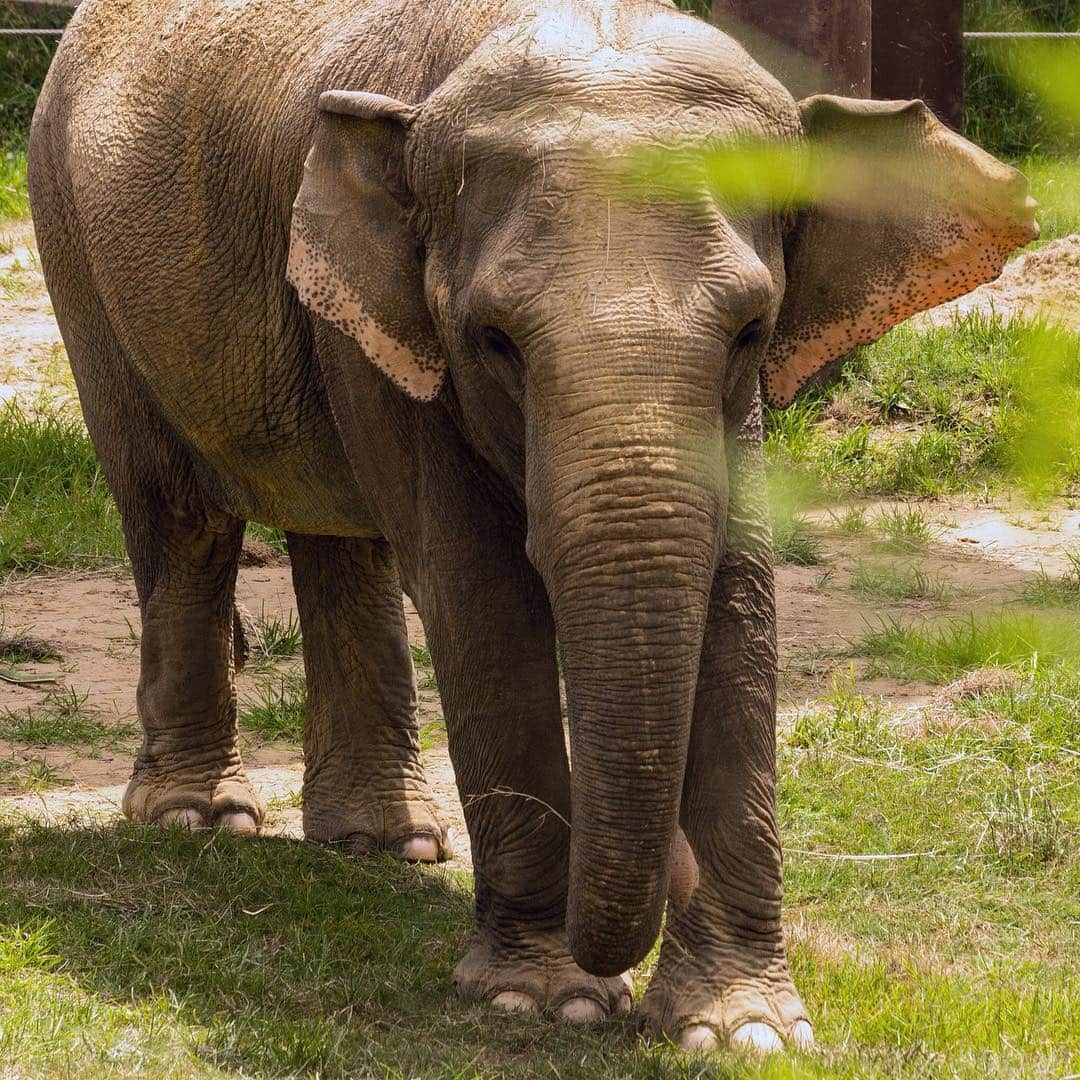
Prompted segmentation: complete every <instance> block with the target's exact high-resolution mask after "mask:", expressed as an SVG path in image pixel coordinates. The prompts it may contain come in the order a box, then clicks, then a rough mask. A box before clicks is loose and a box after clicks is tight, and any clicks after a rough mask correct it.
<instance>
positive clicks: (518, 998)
mask: <svg viewBox="0 0 1080 1080" xmlns="http://www.w3.org/2000/svg"><path fill="white" fill-rule="evenodd" d="M491 1004H492V1005H494V1006H495V1008H497V1009H505V1010H506V1011H507V1012H539V1011H540V1009H539V1006H538V1005H537V1004H536V1002H535V1001H533V999H532V998H531V997H529V995H528V994H519V993H518V992H517V991H516V990H503V991H502V993H500V994H496V995H495V996H494V997H493V998H492V999H491Z"/></svg>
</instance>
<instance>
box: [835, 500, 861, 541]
mask: <svg viewBox="0 0 1080 1080" xmlns="http://www.w3.org/2000/svg"><path fill="white" fill-rule="evenodd" d="M829 518H830V520H831V521H832V523H833V527H834V528H835V529H836V531H837V532H839V533H842V534H843V535H844V536H862V535H864V534H865V533H866V531H867V530H868V529H869V528H870V522H869V521H868V520H867V518H866V510H864V509H863V508H862V507H861V506H848V507H845V508H844V511H843V513H839V514H838V513H837V512H836V511H835V510H830V511H829Z"/></svg>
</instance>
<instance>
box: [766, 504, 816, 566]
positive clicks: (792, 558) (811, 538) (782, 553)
mask: <svg viewBox="0 0 1080 1080" xmlns="http://www.w3.org/2000/svg"><path fill="white" fill-rule="evenodd" d="M772 535H773V555H774V556H775V558H776V560H777V561H778V562H782V563H793V564H795V565H796V566H817V565H818V564H819V563H820V562H822V561H824V558H825V548H824V546H823V545H822V543H821V540H820V539H819V538H818V537H817V536H815V535H814V533H813V532H812V531H811V528H810V524H809V523H808V522H807V520H806V519H805V518H804V517H800V516H799V515H798V514H794V515H792V516H790V517H788V516H786V515H785V516H783V517H781V518H779V520H774V521H773V527H772Z"/></svg>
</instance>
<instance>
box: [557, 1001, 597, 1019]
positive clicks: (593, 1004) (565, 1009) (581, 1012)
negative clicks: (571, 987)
mask: <svg viewBox="0 0 1080 1080" xmlns="http://www.w3.org/2000/svg"><path fill="white" fill-rule="evenodd" d="M556 1015H557V1016H558V1017H559V1019H560V1020H565V1021H566V1023H568V1024H595V1023H596V1022H597V1021H598V1020H603V1019H604V1017H605V1016H607V1013H606V1012H605V1011H604V1006H603V1005H601V1004H600V1002H599V1001H594V1000H593V999H592V998H587V997H575V998H570V999H569V1000H567V1001H564V1002H563V1003H562V1004H561V1005H560V1006H559V1007H558V1009H557V1010H556Z"/></svg>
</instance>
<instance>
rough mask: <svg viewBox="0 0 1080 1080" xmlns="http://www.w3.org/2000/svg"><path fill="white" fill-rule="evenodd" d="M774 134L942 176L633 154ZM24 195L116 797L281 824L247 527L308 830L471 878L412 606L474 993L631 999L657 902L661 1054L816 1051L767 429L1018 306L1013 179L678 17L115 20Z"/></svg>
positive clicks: (324, 15)
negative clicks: (944, 337) (120, 637)
mask: <svg viewBox="0 0 1080 1080" xmlns="http://www.w3.org/2000/svg"><path fill="white" fill-rule="evenodd" d="M746 138H752V139H762V140H767V141H769V142H770V144H773V143H775V144H776V145H778V146H784V147H789V148H795V149H796V150H799V149H800V148H803V147H807V146H809V145H811V144H812V143H813V142H814V141H815V140H816V141H817V142H820V143H822V144H827V145H829V146H833V147H840V148H843V147H871V148H875V147H876V148H885V149H888V148H893V147H900V148H903V150H904V152H905V153H906V154H907V156H908V157H907V160H908V162H909V164H908V166H907V167H906V168H905V170H903V172H902V173H895V174H891V175H889V176H888V177H887V179H886V180H883V179H882V177H881V176H875V175H871V176H869V177H866V176H864V177H862V178H861V180H857V179H856V178H853V180H852V184H853V186H858V184H859V183H861V184H862V186H863V187H870V188H874V187H880V186H882V184H884V185H885V187H886V188H887V194H888V196H889V197H888V199H887V200H885V201H883V202H882V204H881V205H880V206H879V207H878V208H877V209H876V210H875V211H874V212H873V213H868V212H866V211H865V209H864V208H860V205H859V201H858V200H854V199H846V198H845V197H844V193H843V191H842V190H841V191H840V192H839V194H838V195H837V196H836V197H833V198H830V199H822V200H807V201H800V202H783V201H778V202H777V203H776V204H775V205H773V204H769V205H754V206H749V207H747V206H741V205H736V204H734V203H731V202H730V200H725V199H723V198H721V197H720V196H718V195H717V194H716V193H715V191H713V189H712V188H711V187H710V186H709V185H708V183H707V180H706V179H702V181H701V184H700V185H699V187H698V188H695V190H694V191H689V192H684V193H683V194H682V195H680V196H679V197H677V198H676V197H668V195H667V194H665V193H664V192H662V191H650V190H643V191H631V190H630V188H631V186H629V185H627V184H625V183H623V182H622V181H621V180H620V179H619V177H620V175H621V174H620V172H619V170H618V169H617V168H614V167H613V165H614V164H617V163H619V162H623V161H628V160H631V159H633V158H634V155H635V154H636V153H637V151H639V150H641V149H642V148H646V149H648V148H656V147H683V146H692V145H704V146H713V145H715V146H722V145H727V144H728V143H729V142H730V141H731V140H733V139H746ZM673 152H674V151H673ZM870 160H873V157H872V156H871V158H870ZM29 170H30V196H31V205H32V212H33V217H34V224H35V228H36V230H37V236H38V240H39V245H40V252H41V260H42V266H43V270H44V274H45V277H46V280H47V284H48V287H49V290H50V293H51V296H52V299H53V303H54V308H55V311H56V315H57V319H58V322H59V325H60V328H61V332H62V335H63V339H64V342H65V345H66V347H67V351H68V354H69V356H70V360H71V364H72V368H73V371H74V374H75V379H76V383H77V387H78V392H79V397H80V401H81V404H82V408H83V411H84V414H85V418H86V423H87V427H88V430H89V433H90V436H91V438H92V440H93V443H94V445H95V447H96V449H97V453H98V455H99V457H100V459H101V463H102V468H103V470H104V472H105V475H106V478H107V480H108V482H109V485H110V488H111V490H112V492H113V493H114V496H115V499H116V503H117V506H118V508H119V511H120V514H121V516H122V520H123V527H124V535H125V540H126V545H127V550H128V552H129V555H130V560H131V567H132V572H133V575H134V579H135V583H136V587H137V591H138V597H139V604H140V609H141V614H142V638H141V669H140V677H139V684H138V693H137V703H138V714H139V718H140V720H141V723H142V727H143V729H144V740H143V743H142V746H141V749H140V750H139V752H138V755H137V759H136V761H135V764H134V770H133V775H132V778H131V781H130V785H129V787H128V789H127V792H126V795H125V799H124V809H125V811H126V813H127V814H128V815H129V816H130V817H132V818H134V819H136V820H138V821H143V822H148V823H155V822H156V823H168V822H176V823H179V824H181V825H188V826H192V827H205V826H218V827H221V828H225V829H230V830H233V831H235V832H240V833H243V832H254V831H255V830H257V829H258V828H259V827H260V825H261V823H262V819H263V809H262V807H261V805H260V803H259V800H258V797H257V796H256V794H255V792H254V790H253V789H252V786H251V784H250V782H249V780H248V778H247V777H246V775H245V773H244V769H243V765H242V762H241V759H240V754H239V750H238V747H237V733H236V705H235V691H234V684H233V671H234V668H235V665H236V662H237V659H238V657H237V651H238V645H237V641H238V634H237V632H236V627H235V623H236V618H235V609H234V585H235V580H236V572H237V561H238V556H239V553H240V549H241V543H242V537H243V532H244V527H245V523H246V522H248V521H257V522H261V523H263V524H265V525H268V526H272V527H277V528H279V529H282V530H284V532H285V534H286V537H287V543H288V550H289V555H290V559H291V565H292V575H293V581H294V584H295V590H296V597H297V604H298V611H299V617H300V622H301V625H302V629H303V634H304V663H305V669H306V676H307V680H308V686H309V699H308V704H307V716H306V733H305V736H304V755H305V776H304V792H303V821H304V829H305V834H306V836H307V837H308V838H310V839H312V840H315V841H323V842H335V843H339V844H342V845H344V846H345V847H346V848H347V849H348V850H351V851H353V852H356V853H361V854H362V853H365V852H369V851H374V850H388V851H393V852H396V853H397V854H398V855H399V856H401V857H403V858H407V859H417V860H421V861H424V860H426V861H432V860H437V859H440V858H443V857H444V856H445V854H446V850H447V839H446V830H445V828H444V824H443V822H442V820H441V818H440V814H439V810H438V807H437V805H436V803H435V801H434V800H433V798H432V795H431V793H430V791H429V788H428V784H427V780H426V778H425V775H424V770H423V767H422V765H421V762H420V757H419V741H418V735H417V721H416V691H415V679H414V675H413V671H412V664H411V656H410V651H409V648H408V643H407V639H406V633H405V623H404V617H403V600H402V591H403V590H404V592H405V593H406V594H407V595H408V596H409V597H410V598H411V600H412V602H413V603H414V604H415V607H416V609H417V611H418V612H419V614H420V617H421V619H422V621H423V624H424V627H425V629H426V633H427V637H428V642H429V647H430V650H431V655H432V658H433V662H434V667H435V671H436V675H437V679H438V684H439V688H440V691H441V694H442V701H443V707H444V710H445V719H446V727H447V735H448V741H449V750H450V755H451V759H452V763H453V766H454V771H455V775H456V781H457V785H458V788H459V791H460V794H461V799H462V804H463V807H464V811H465V816H466V824H467V827H468V832H469V837H470V841H471V845H472V851H473V859H474V876H475V929H474V931H473V934H472V937H471V939H470V942H469V944H468V946H467V949H466V952H465V954H464V956H463V958H462V959H461V960H460V962H459V963H458V965H457V968H456V970H455V973H454V982H455V984H456V987H457V989H458V991H459V992H461V993H462V994H465V995H468V996H472V997H475V998H477V999H481V1000H485V1001H489V1002H492V1003H493V1004H494V1005H496V1006H500V1007H503V1008H507V1009H520V1010H530V1011H532V1012H535V1013H536V1014H537V1015H538V1016H547V1017H551V1018H554V1019H559V1018H561V1019H563V1020H569V1021H597V1020H600V1019H602V1018H604V1017H607V1016H609V1015H613V1014H618V1013H624V1012H626V1011H628V1010H629V1009H630V1007H631V995H630V989H629V982H628V980H627V977H626V975H625V972H626V971H627V970H628V969H629V968H631V967H632V966H633V965H634V964H636V963H638V962H639V961H641V960H642V958H643V957H644V956H645V955H646V954H647V953H648V951H649V950H650V949H651V948H652V946H653V945H654V944H655V942H656V939H657V937H658V935H659V933H660V927H661V920H662V918H663V917H664V914H665V910H666V912H667V914H666V924H665V930H664V935H663V942H662V947H661V950H660V954H659V960H658V962H657V964H656V968H655V972H654V974H653V975H652V978H651V982H650V984H649V986H648V989H647V991H646V992H645V994H644V996H643V998H642V1000H641V1001H640V1003H639V1004H638V1006H637V1016H638V1024H639V1027H640V1028H641V1030H642V1031H643V1032H645V1033H647V1034H651V1035H654V1036H663V1037H669V1038H671V1039H672V1040H673V1041H674V1042H676V1043H677V1044H678V1045H680V1046H682V1047H685V1048H688V1049H692V1050H699V1051H706V1050H709V1049H711V1048H714V1047H721V1046H724V1045H731V1046H735V1047H749V1048H753V1049H759V1050H771V1049H777V1048H781V1047H784V1046H795V1047H808V1046H810V1045H811V1044H812V1041H813V1031H812V1025H811V1022H810V1016H809V1014H808V1012H807V1010H806V1008H805V1007H804V1005H803V1002H802V1000H801V998H800V996H799V993H798V991H797V990H796V988H795V986H794V984H793V981H792V977H791V974H790V971H789V967H788V962H787V956H786V951H785V941H784V935H783V929H782V924H781V892H782V888H781V881H782V870H781V845H780V837H779V833H778V827H777V813H776V806H775V801H776V798H775V771H776V770H775V746H776V730H775V729H776V681H777V646H776V636H775V616H774V584H773V571H772V555H771V540H770V533H769V519H768V512H767V505H766V503H767V499H766V494H765V490H764V483H763V451H762V415H763V405H764V404H772V405H775V406H779V405H784V404H786V403H788V402H790V401H791V400H792V399H793V397H794V396H795V394H796V393H797V392H798V391H799V389H800V388H801V387H802V386H803V385H804V384H805V383H806V382H807V380H809V379H810V378H811V377H812V376H813V375H814V374H815V372H818V371H819V370H820V369H821V368H822V367H823V366H824V365H826V364H827V363H829V362H830V361H832V360H833V359H834V358H836V357H838V356H840V355H842V354H844V353H846V352H847V351H849V350H850V349H851V348H852V347H853V346H855V345H858V344H860V343H863V342H869V341H871V340H873V339H875V338H877V337H879V336H880V335H881V334H883V333H885V331H886V330H888V329H889V327H890V326H892V325H894V324H895V323H897V322H899V321H900V320H902V319H904V318H906V317H907V316H908V315H910V314H912V313H913V312H915V311H917V310H920V309H922V308H925V307H928V306H931V305H933V304H936V303H938V302H941V301H943V300H946V299H949V298H950V297H953V296H955V295H958V294H960V293H962V292H965V291H967V290H969V289H971V288H973V287H974V286H975V285H977V284H979V283H980V282H983V281H986V280H989V279H991V278H993V277H994V276H996V274H997V273H998V272H999V271H1000V269H1001V267H1002V265H1003V264H1004V262H1005V260H1006V258H1007V256H1008V254H1009V253H1010V252H1011V251H1012V250H1013V249H1014V248H1015V247H1017V246H1018V245H1021V244H1023V243H1026V242H1027V241H1029V240H1030V239H1031V238H1032V237H1033V236H1034V235H1035V231H1036V227H1035V225H1034V211H1033V202H1032V200H1031V199H1030V198H1029V197H1028V195H1027V186H1026V181H1025V180H1024V178H1023V177H1022V176H1021V175H1020V174H1019V173H1018V172H1016V171H1015V170H1013V169H1012V168H1010V167H1008V166H1006V165H1004V164H1002V163H1000V162H998V161H996V160H995V159H994V158H992V157H991V156H990V155H988V154H986V153H984V152H983V151H981V150H980V149H979V148H977V147H975V146H973V145H972V144H971V143H969V142H967V141H966V140H965V139H963V138H962V137H961V136H959V135H957V134H955V133H953V132H951V131H950V130H948V129H946V128H945V127H944V126H943V125H941V124H940V123H939V122H938V121H937V120H936V119H935V118H934V117H933V115H932V114H931V113H930V112H929V111H928V110H927V108H926V107H925V106H924V105H923V104H922V103H920V102H874V101H856V100H847V99H843V98H838V97H832V96H827V95H826V96H817V97H813V98H810V99H808V100H805V101H802V102H796V101H795V100H794V99H793V98H792V96H791V95H790V94H789V93H788V91H787V90H785V89H784V87H783V86H781V84H780V83H779V82H777V81H776V80H775V79H774V78H772V77H771V76H770V75H769V74H768V73H767V72H766V71H764V70H763V69H762V68H760V67H759V66H758V65H756V64H755V63H754V62H753V61H752V60H751V59H750V57H749V56H748V55H747V54H746V52H744V50H743V49H742V48H741V47H740V46H739V45H738V44H737V43H736V42H735V41H734V40H733V39H732V38H731V37H729V36H727V35H726V34H724V33H722V32H721V31H720V30H719V29H717V28H715V27H713V26H711V25H709V24H708V23H707V22H705V21H703V20H700V19H698V18H696V17H694V16H692V15H689V14H686V13H684V12H681V11H679V10H677V9H676V8H675V7H674V6H670V5H669V4H667V3H663V2H658V0H528V2H525V0H431V2H430V3H426V4H405V3H402V2H401V0H235V2H230V3H227V4H226V3H221V2H219V0H85V2H84V3H83V4H82V5H81V6H80V7H79V8H78V10H77V12H76V13H75V15H74V18H73V19H72V21H71V23H70V26H69V28H68V29H67V31H66V33H65V35H64V38H63V40H62V42H61V44H60V46H59V49H58V51H57V54H56V58H55V61H54V63H53V66H52V69H51V71H50V73H49V76H48V79H47V81H46V84H45V86H44V88H43V91H42V94H41V97H40V101H39V103H38V106H37V111H36V115H35V118H34V123H33V129H32V135H31V142H30V150H29ZM918 178H926V179H928V181H929V182H927V183H925V184H919V183H915V182H914V181H915V180H916V179H918ZM695 183H696V181H695ZM890 206H891V207H894V208H895V209H894V210H893V212H891V213H890ZM560 677H561V678H562V681H563V683H564V685H565V695H566V713H567V717H568V726H569V754H568V749H567V744H566V740H565V737H564V727H563V720H562V705H561V701H560ZM571 763H572V768H571ZM673 851H674V852H675V855H674V856H673ZM673 863H674V864H676V866H677V867H681V868H682V869H681V870H678V871H677V873H676V875H675V877H676V892H677V893H679V896H678V900H679V902H678V903H672V904H671V905H670V907H668V906H667V900H666V898H667V895H668V891H669V885H670V884H671V879H672V865H673ZM688 863H692V864H693V869H692V873H687V872H686V867H687V865H688Z"/></svg>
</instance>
